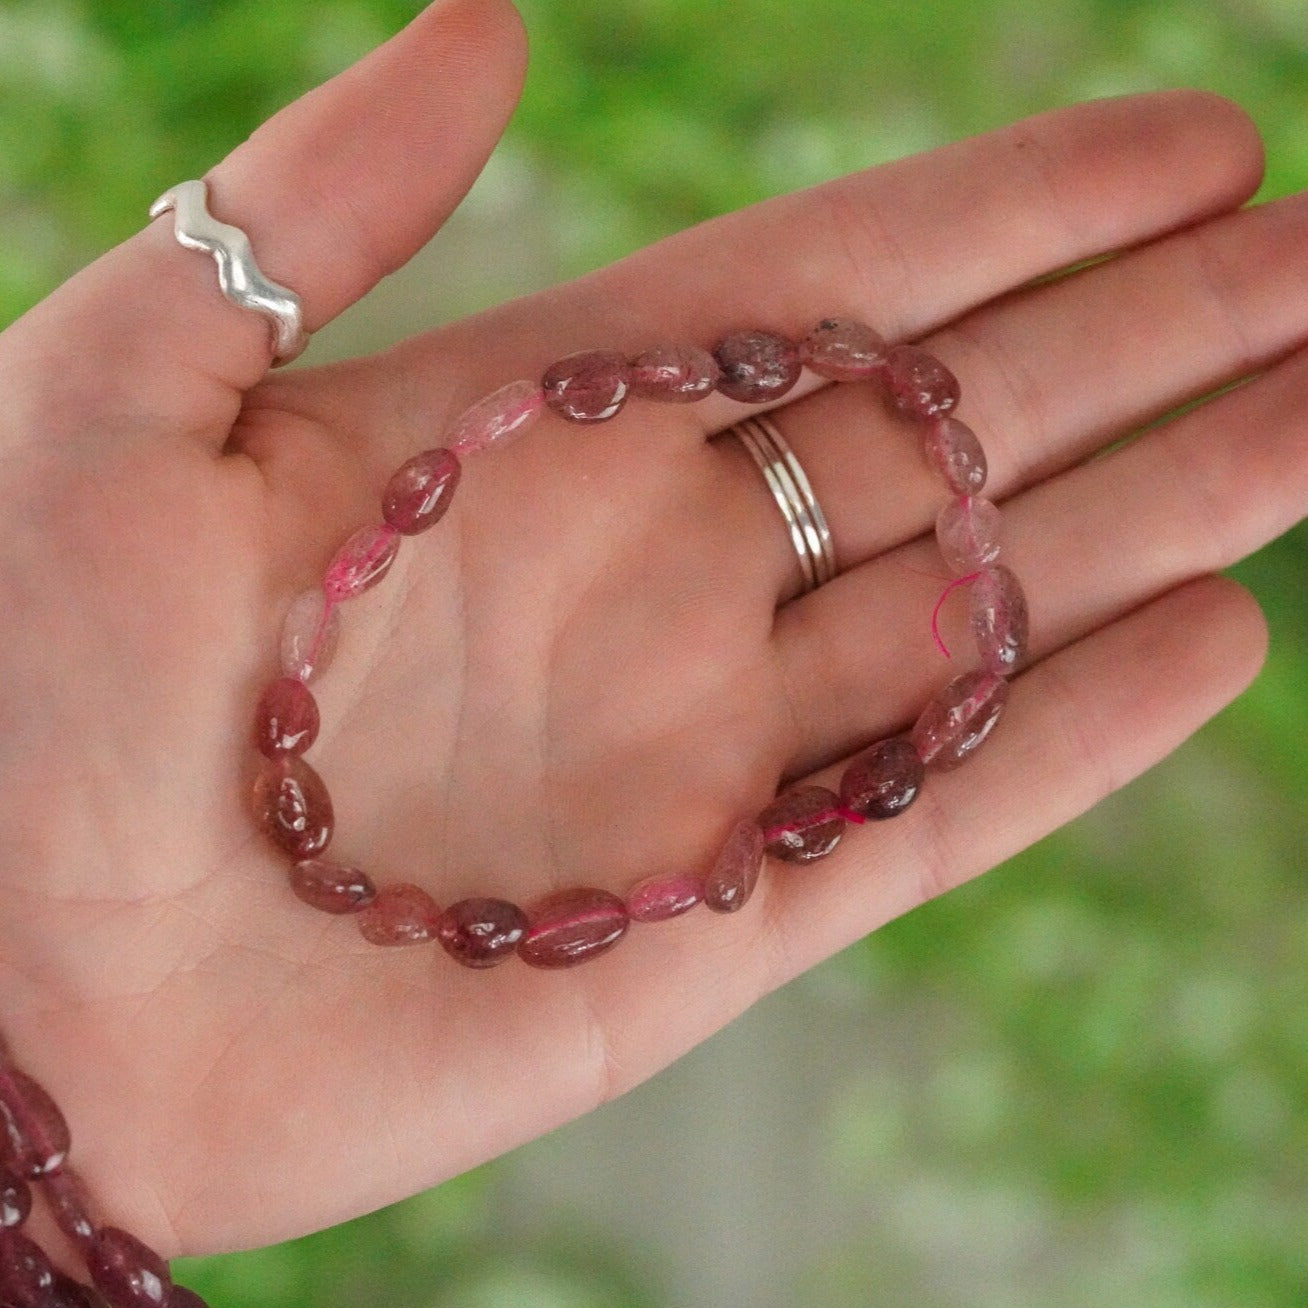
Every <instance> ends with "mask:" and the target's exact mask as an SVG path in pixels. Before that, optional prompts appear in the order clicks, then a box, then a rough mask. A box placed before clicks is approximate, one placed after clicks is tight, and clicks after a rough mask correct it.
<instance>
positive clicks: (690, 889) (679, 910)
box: [627, 872, 704, 922]
mask: <svg viewBox="0 0 1308 1308" xmlns="http://www.w3.org/2000/svg"><path fill="white" fill-rule="evenodd" d="M703 898H704V883H703V881H701V880H700V878H699V877H696V876H690V875H689V874H687V873H677V872H670V873H659V874H656V875H655V876H652V877H646V878H645V879H644V880H643V881H638V882H637V883H636V884H635V885H634V886H632V888H631V889H630V890H628V891H627V916H628V917H629V918H631V920H632V921H633V922H666V921H667V920H668V919H669V918H673V917H680V916H681V915H682V914H683V913H689V912H690V910H691V909H692V908H694V907H695V905H696V904H698V903H699V901H700V900H701V899H703Z"/></svg>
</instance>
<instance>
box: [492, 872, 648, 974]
mask: <svg viewBox="0 0 1308 1308" xmlns="http://www.w3.org/2000/svg"><path fill="white" fill-rule="evenodd" d="M528 918H529V923H530V925H529V926H528V927H527V934H526V935H525V936H523V938H522V940H521V942H520V943H519V945H518V956H519V957H520V958H521V959H522V961H523V962H524V963H529V964H531V966H532V967H574V966H575V965H576V964H578V963H585V962H587V961H589V960H590V959H592V958H597V957H598V956H599V955H600V954H603V953H605V952H606V951H607V950H610V949H612V948H613V946H614V945H616V944H617V943H618V941H619V940H621V939H622V937H623V936H624V935H626V933H627V926H628V924H629V922H630V920H631V919H630V918H629V917H628V916H627V909H626V906H625V905H624V904H623V902H622V900H620V899H619V898H618V897H617V895H612V894H610V893H609V892H608V891H607V890H592V889H589V888H587V887H577V888H576V889H573V890H560V891H558V892H557V893H555V894H553V895H549V896H547V897H546V898H545V899H543V900H541V902H540V903H539V904H537V905H536V907H535V908H534V909H533V910H532V912H531V913H530V914H529V915H528Z"/></svg>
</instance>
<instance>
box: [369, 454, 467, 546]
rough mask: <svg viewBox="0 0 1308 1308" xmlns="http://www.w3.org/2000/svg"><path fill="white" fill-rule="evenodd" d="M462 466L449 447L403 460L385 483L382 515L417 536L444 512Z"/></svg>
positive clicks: (409, 533)
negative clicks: (406, 460)
mask: <svg viewBox="0 0 1308 1308" xmlns="http://www.w3.org/2000/svg"><path fill="white" fill-rule="evenodd" d="M461 472H462V469H461V468H460V467H459V460H458V457H457V456H456V455H454V454H453V453H451V452H450V451H449V450H424V451H423V452H422V453H421V454H415V455H414V456H413V458H411V459H410V460H409V461H408V462H407V463H402V464H401V465H400V466H399V467H398V468H397V469H396V470H395V472H394V474H393V475H392V476H391V479H390V481H388V482H387V483H386V490H385V491H384V492H383V494H382V517H383V518H385V519H386V521H387V522H389V523H390V525H391V526H392V527H394V528H395V530H396V531H398V532H402V533H403V534H404V535H405V536H416V535H417V534H418V533H419V532H420V531H426V530H427V528H428V527H433V526H435V525H436V523H438V522H439V521H440V520H441V518H443V517H444V516H445V510H446V509H448V508H449V507H450V501H451V500H453V498H454V491H455V488H456V487H457V486H458V484H459V475H460V473H461Z"/></svg>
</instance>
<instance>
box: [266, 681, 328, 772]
mask: <svg viewBox="0 0 1308 1308" xmlns="http://www.w3.org/2000/svg"><path fill="white" fill-rule="evenodd" d="M318 721H319V719H318V701H317V700H315V699H314V697H313V694H312V692H311V691H310V690H309V688H308V687H307V686H306V685H305V684H304V682H302V681H301V680H300V679H299V678H298V677H278V678H277V680H276V681H273V682H270V683H269V684H268V686H267V688H266V689H265V690H264V692H263V694H262V695H260V696H259V705H258V707H257V708H256V709H255V711H254V742H255V744H256V745H257V746H258V747H259V752H260V753H261V754H263V755H265V756H266V757H267V758H276V757H277V756H278V755H279V754H303V753H304V751H305V750H306V749H308V748H309V746H310V745H312V744H313V742H314V741H315V740H317V739H318Z"/></svg>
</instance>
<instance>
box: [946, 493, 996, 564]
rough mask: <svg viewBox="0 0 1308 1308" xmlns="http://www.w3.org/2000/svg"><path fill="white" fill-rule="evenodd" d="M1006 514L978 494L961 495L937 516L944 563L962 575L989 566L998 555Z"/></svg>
mask: <svg viewBox="0 0 1308 1308" xmlns="http://www.w3.org/2000/svg"><path fill="white" fill-rule="evenodd" d="M1002 527H1003V517H1002V515H1001V514H1000V512H999V509H998V507H997V506H996V505H994V504H992V503H991V502H990V501H989V500H987V499H983V498H982V497H981V496H979V495H960V496H959V497H958V498H957V499H956V500H950V501H949V503H948V504H946V505H945V507H944V508H943V509H941V510H940V512H939V513H938V514H937V515H936V543H937V544H938V545H939V546H940V555H941V557H942V558H943V559H944V561H945V565H946V566H947V567H948V568H949V569H950V570H951V571H952V572H955V573H957V574H958V575H959V576H963V575H965V574H967V573H969V572H976V571H978V570H979V569H981V568H985V567H988V566H989V565H990V564H992V563H993V562H994V561H995V560H996V559H997V558H998V557H999V533H1000V531H1001V530H1002Z"/></svg>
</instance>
